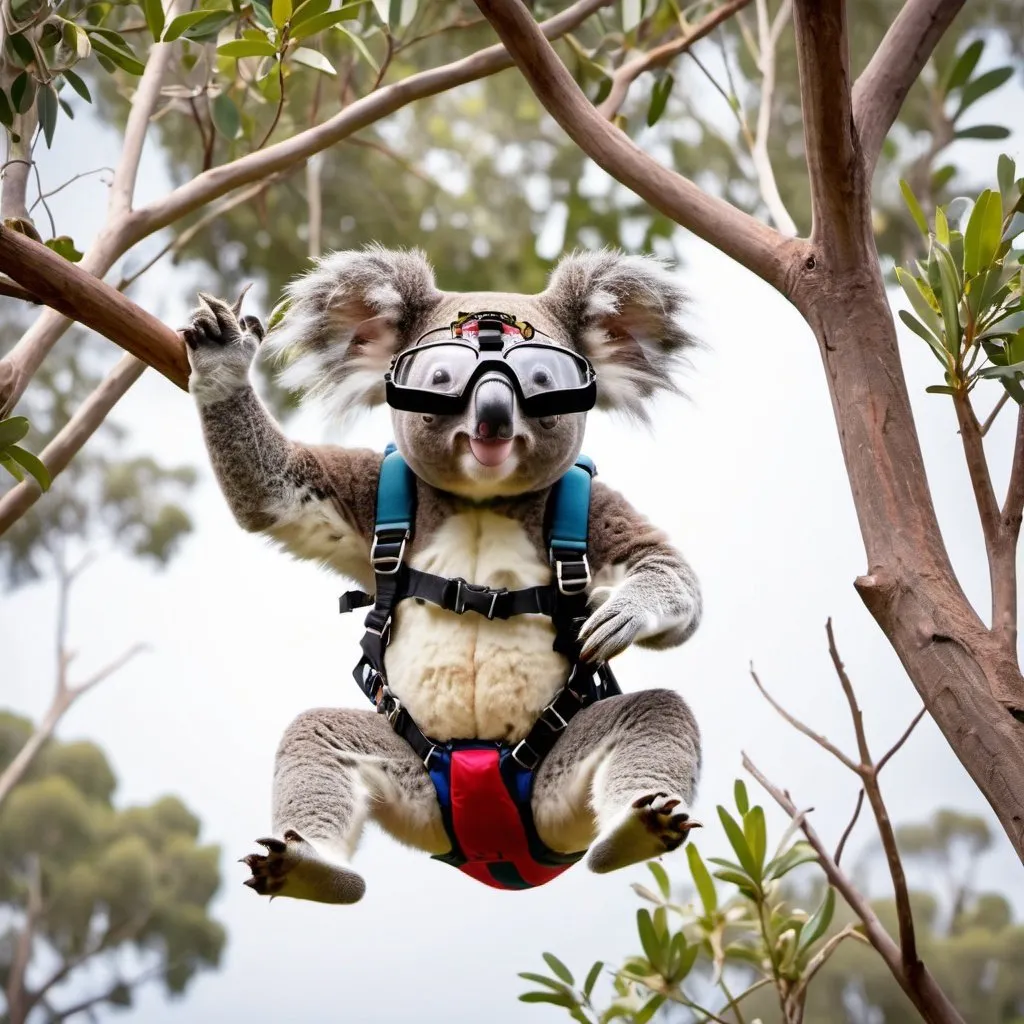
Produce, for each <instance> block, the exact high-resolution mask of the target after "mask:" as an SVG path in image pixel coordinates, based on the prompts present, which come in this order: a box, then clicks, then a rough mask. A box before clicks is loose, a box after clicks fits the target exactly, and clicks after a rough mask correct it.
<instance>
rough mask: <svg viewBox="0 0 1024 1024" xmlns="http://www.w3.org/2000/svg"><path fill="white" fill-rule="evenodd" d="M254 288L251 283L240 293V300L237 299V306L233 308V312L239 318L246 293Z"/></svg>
mask: <svg viewBox="0 0 1024 1024" xmlns="http://www.w3.org/2000/svg"><path fill="white" fill-rule="evenodd" d="M251 287H252V281H250V282H249V283H248V284H247V285H246V286H245V287H244V288H243V289H242V290H241V291H240V292H239V293H238V298H237V299H235V304H234V305H233V306H232V307H231V312H232V313H234V314H235V316H238V314H239V313H241V312H242V300H243V299H244V298H245V295H246V293H247V292H248V291H249V289H250V288H251Z"/></svg>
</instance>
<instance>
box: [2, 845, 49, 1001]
mask: <svg viewBox="0 0 1024 1024" xmlns="http://www.w3.org/2000/svg"><path fill="white" fill-rule="evenodd" d="M42 912H43V891H42V879H41V877H40V871H39V858H38V857H37V856H36V855H34V854H33V855H32V856H31V857H30V858H29V861H28V898H27V900H26V902H25V918H24V920H23V921H22V925H21V931H20V932H19V933H18V936H17V939H16V940H15V943H14V950H13V954H14V955H13V956H12V958H11V962H10V964H9V966H8V969H7V970H8V974H7V988H6V991H5V993H4V995H5V996H6V998H7V1012H6V1014H5V1017H6V1018H7V1019H8V1020H11V1021H17V1020H25V1019H26V1017H27V1016H28V1011H29V1010H30V1009H31V1004H30V996H29V993H28V989H27V987H26V985H25V979H26V975H27V974H28V968H29V964H30V963H31V961H32V949H33V946H34V945H35V938H36V925H37V924H38V922H39V917H40V915H41V914H42Z"/></svg>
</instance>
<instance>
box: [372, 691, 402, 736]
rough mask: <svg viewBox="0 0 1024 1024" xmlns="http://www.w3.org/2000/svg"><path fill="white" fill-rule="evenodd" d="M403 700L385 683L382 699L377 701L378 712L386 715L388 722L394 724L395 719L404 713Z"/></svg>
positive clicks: (381, 694)
mask: <svg viewBox="0 0 1024 1024" xmlns="http://www.w3.org/2000/svg"><path fill="white" fill-rule="evenodd" d="M402 710H403V706H402V702H401V701H400V700H399V699H398V698H397V697H396V696H395V695H394V694H393V693H392V692H391V688H390V687H389V686H388V685H387V684H386V683H385V684H384V686H383V688H382V689H381V693H380V700H378V701H377V713H378V714H381V715H383V716H384V718H385V719H386V720H387V722H388V724H389V725H391V726H394V724H395V720H396V719H397V718H398V716H399V715H400V714H401V713H402Z"/></svg>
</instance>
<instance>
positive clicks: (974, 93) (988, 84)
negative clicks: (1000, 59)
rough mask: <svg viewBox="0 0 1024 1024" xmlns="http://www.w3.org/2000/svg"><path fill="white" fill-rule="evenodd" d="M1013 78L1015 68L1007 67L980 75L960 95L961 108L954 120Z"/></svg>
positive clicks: (958, 108) (958, 109)
mask: <svg viewBox="0 0 1024 1024" xmlns="http://www.w3.org/2000/svg"><path fill="white" fill-rule="evenodd" d="M1012 77H1013V68H1012V67H1010V66H1009V65H1007V66H1006V67H1001V68H993V69H992V70H991V71H986V72H985V74H983V75H978V77H977V78H975V79H972V80H971V81H970V82H968V83H967V84H966V85H965V86H964V88H963V92H961V93H960V106H959V107H957V110H956V113H955V114H954V115H953V120H954V121H956V120H957V118H959V117H960V115H961V114H962V113H963V112H964V111H965V110H966V109H967V108H968V107H969V106H971V104H972V103H977V102H978V100H980V99H981V97H982V96H987V95H988V94H989V93H990V92H992V91H993V90H994V89H998V88H999V86H1001V85H1003V84H1004V83H1005V82H1007V81H1009V80H1010V79H1011V78H1012ZM1007 134H1009V132H1007Z"/></svg>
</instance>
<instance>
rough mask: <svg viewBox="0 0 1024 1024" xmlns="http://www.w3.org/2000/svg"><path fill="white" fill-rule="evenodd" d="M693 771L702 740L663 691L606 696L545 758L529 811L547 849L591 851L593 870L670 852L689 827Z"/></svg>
mask: <svg viewBox="0 0 1024 1024" xmlns="http://www.w3.org/2000/svg"><path fill="white" fill-rule="evenodd" d="M699 771H700V733H699V731H698V729H697V723H696V722H695V721H694V718H693V714H692V713H691V711H690V709H689V707H687V705H686V702H685V701H684V700H683V699H682V697H680V696H679V695H678V694H677V693H674V692H672V691H671V690H643V691H641V692H639V693H629V694H623V695H622V696H619V697H609V698H608V699H606V700H602V701H600V702H599V703H597V704H594V705H592V706H591V707H589V708H587V709H586V710H584V711H581V712H580V713H579V714H578V715H576V717H575V718H573V719H572V721H571V722H570V723H569V725H568V726H567V728H566V730H565V733H564V734H563V735H562V737H561V738H560V739H559V741H558V743H557V744H555V747H554V749H553V750H552V751H551V753H550V754H548V756H547V757H546V758H545V759H544V762H543V764H542V765H541V767H540V770H539V771H538V773H537V779H536V782H535V784H534V794H533V812H534V819H535V821H536V823H537V830H538V832H539V834H540V837H541V839H542V840H543V841H544V842H545V843H546V844H547V845H548V846H550V847H551V848H552V849H554V850H558V851H560V852H566V853H568V852H572V851H576V850H582V849H586V848H587V847H589V848H590V852H589V853H588V855H587V866H588V867H589V868H590V869H591V870H592V871H597V872H606V871H614V870H615V869H616V868H621V867H625V866H626V865H628V864H635V863H637V862H639V861H644V860H649V859H650V858H651V857H657V856H659V855H660V854H662V853H665V852H666V851H668V850H674V849H676V847H678V846H680V845H682V843H683V842H685V840H686V836H687V833H688V832H689V830H690V829H691V828H693V827H694V826H695V824H696V823H695V822H693V821H691V820H690V818H689V815H688V814H687V811H688V809H689V806H690V804H691V802H692V801H693V797H694V793H695V789H696V783H697V776H698V774H699Z"/></svg>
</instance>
